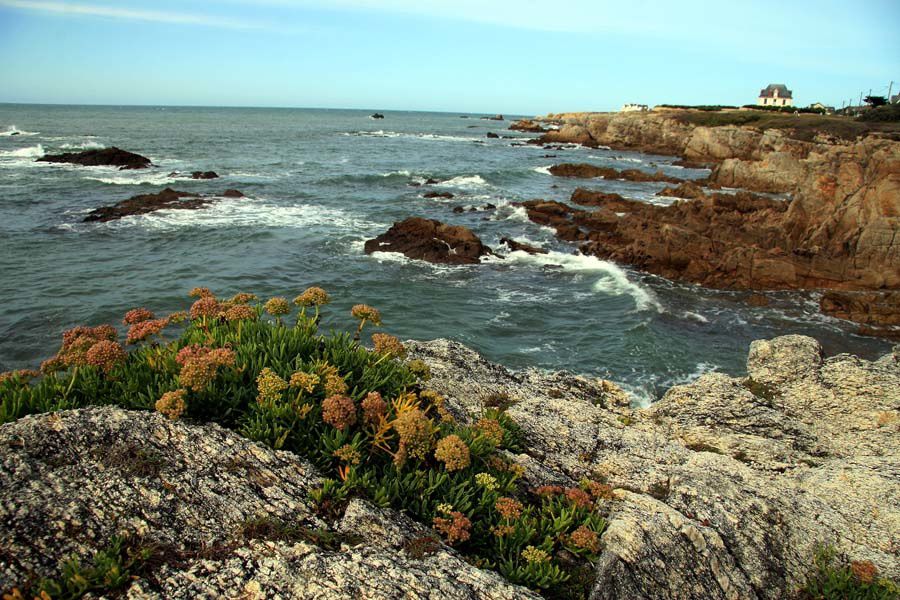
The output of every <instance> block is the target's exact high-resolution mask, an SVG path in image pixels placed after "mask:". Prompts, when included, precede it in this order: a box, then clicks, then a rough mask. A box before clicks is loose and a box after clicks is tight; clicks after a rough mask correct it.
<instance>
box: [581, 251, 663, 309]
mask: <svg viewBox="0 0 900 600" xmlns="http://www.w3.org/2000/svg"><path fill="white" fill-rule="evenodd" d="M601 262H605V263H606V264H607V265H608V268H607V269H606V270H605V271H604V273H603V278H602V279H600V280H599V281H597V282H596V283H595V284H594V291H595V292H600V293H603V294H607V295H610V296H620V295H622V294H628V295H629V296H631V297H632V298H633V299H634V303H635V308H636V309H637V310H638V311H639V312H642V311H646V310H651V309H652V310H655V311H656V312H663V307H662V304H660V303H659V300H657V299H656V296H654V295H653V292H651V291H650V290H647V289H645V288H642V287H641V286H639V285H638V284H636V283H634V282H633V281H630V280H629V279H628V275H627V274H626V273H625V271H623V270H622V269H621V268H619V267H618V266H616V265H615V264H613V263H610V262H606V261H601Z"/></svg>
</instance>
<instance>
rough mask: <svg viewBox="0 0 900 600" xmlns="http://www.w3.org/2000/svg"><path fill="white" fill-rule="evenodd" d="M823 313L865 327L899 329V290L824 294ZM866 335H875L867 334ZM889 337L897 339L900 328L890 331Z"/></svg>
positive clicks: (821, 303) (821, 304) (829, 292)
mask: <svg viewBox="0 0 900 600" xmlns="http://www.w3.org/2000/svg"><path fill="white" fill-rule="evenodd" d="M819 306H820V307H821V308H822V312H824V313H825V314H827V315H831V316H832V317H837V318H838V319H845V320H848V321H855V322H857V323H862V324H864V325H869V326H876V327H885V326H900V310H898V308H900V290H892V291H878V292H846V291H835V290H831V291H828V292H825V294H824V295H823V296H822V299H821V300H820V301H819ZM866 333H876V334H877V330H876V331H867V332H866ZM882 333H883V334H885V335H888V334H890V333H893V335H892V336H891V337H897V336H900V329H898V330H896V331H894V332H890V331H883V332H882Z"/></svg>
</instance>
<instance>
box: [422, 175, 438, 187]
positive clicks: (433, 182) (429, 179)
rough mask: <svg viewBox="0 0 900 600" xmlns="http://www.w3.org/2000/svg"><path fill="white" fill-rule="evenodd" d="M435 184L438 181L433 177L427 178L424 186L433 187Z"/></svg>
mask: <svg viewBox="0 0 900 600" xmlns="http://www.w3.org/2000/svg"><path fill="white" fill-rule="evenodd" d="M436 183H440V180H438V179H435V178H433V177H429V178H428V179H426V180H425V185H434V184H436Z"/></svg>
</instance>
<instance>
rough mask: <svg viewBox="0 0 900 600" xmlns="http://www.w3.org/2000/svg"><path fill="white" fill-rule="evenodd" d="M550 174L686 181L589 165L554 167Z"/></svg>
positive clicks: (655, 174)
mask: <svg viewBox="0 0 900 600" xmlns="http://www.w3.org/2000/svg"><path fill="white" fill-rule="evenodd" d="M550 174H551V175H556V176H557V177H578V178H581V179H591V178H593V177H602V178H604V179H624V180H626V181H666V182H669V183H681V182H683V181H684V180H683V179H679V178H677V177H670V176H668V175H665V174H663V173H662V172H660V171H657V172H656V173H646V172H644V171H640V170H638V169H625V170H624V171H619V170H616V169H613V168H611V167H598V166H596V165H590V164H587V163H578V164H572V163H563V164H559V165H553V166H552V167H550Z"/></svg>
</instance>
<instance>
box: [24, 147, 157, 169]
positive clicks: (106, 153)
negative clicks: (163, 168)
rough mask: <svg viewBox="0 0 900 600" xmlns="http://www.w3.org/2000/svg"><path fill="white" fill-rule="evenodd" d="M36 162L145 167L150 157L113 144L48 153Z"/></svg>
mask: <svg viewBox="0 0 900 600" xmlns="http://www.w3.org/2000/svg"><path fill="white" fill-rule="evenodd" d="M37 161H38V162H52V163H71V164H75V165H83V166H86V167H98V166H108V167H119V169H122V170H125V169H146V168H147V167H149V166H150V159H149V158H147V157H146V156H141V155H140V154H135V153H134V152H128V151H127V150H121V149H119V148H116V147H115V146H113V147H112V148H103V149H102V150H85V151H84V152H66V153H64V154H48V155H46V156H43V157H41V158H39V159H37Z"/></svg>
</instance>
